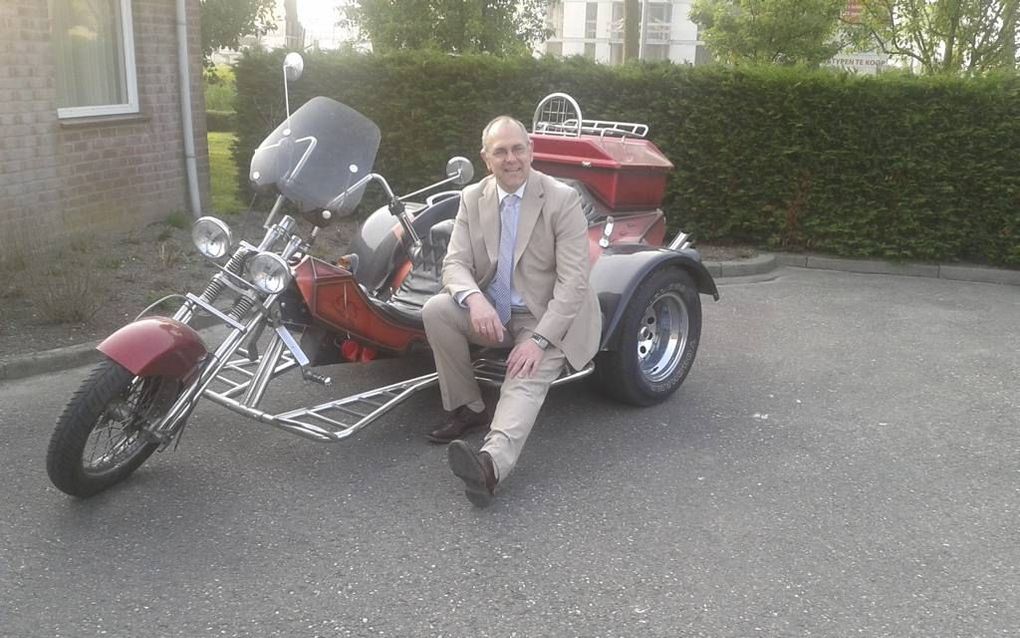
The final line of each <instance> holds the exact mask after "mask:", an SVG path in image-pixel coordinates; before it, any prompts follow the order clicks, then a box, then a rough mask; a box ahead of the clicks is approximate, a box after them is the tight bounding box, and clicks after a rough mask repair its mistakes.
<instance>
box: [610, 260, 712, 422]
mask: <svg viewBox="0 0 1020 638" xmlns="http://www.w3.org/2000/svg"><path fill="white" fill-rule="evenodd" d="M617 335H618V336H617V338H616V341H615V344H614V345H615V349H613V350H609V351H606V352H601V353H599V355H598V357H597V358H596V360H595V377H596V380H597V382H598V384H599V386H600V387H601V388H602V390H604V391H605V392H607V393H608V394H610V395H611V396H613V397H614V398H616V399H617V400H620V401H623V402H625V403H631V404H634V405H654V404H656V403H661V402H662V401H665V400H666V399H667V398H668V397H669V396H670V395H671V394H673V392H675V391H676V389H677V388H679V387H680V384H681V383H683V381H684V378H685V377H686V376H687V373H688V372H690V370H691V366H692V365H694V357H695V355H696V354H697V352H698V340H699V339H700V338H701V299H700V298H699V297H698V289H697V287H696V286H695V284H694V281H693V280H692V279H691V277H690V275H688V274H687V273H686V272H685V271H683V270H679V269H677V268H664V269H662V270H659V271H657V272H655V273H653V274H652V275H651V276H650V277H648V279H646V280H645V281H643V282H642V283H641V285H640V286H638V289H637V290H636V291H635V292H634V296H633V297H631V299H630V302H629V303H628V305H627V308H626V310H624V314H623V317H622V318H621V321H620V324H619V327H618V332H617Z"/></svg>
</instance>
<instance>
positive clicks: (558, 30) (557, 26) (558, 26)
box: [545, 2, 563, 38]
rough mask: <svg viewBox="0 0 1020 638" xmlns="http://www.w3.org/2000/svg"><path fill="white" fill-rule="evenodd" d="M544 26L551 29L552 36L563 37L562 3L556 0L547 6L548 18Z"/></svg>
mask: <svg viewBox="0 0 1020 638" xmlns="http://www.w3.org/2000/svg"><path fill="white" fill-rule="evenodd" d="M545 26H546V27H548V28H549V29H551V30H552V32H553V35H552V37H554V38H562V37H563V3H562V2H557V3H556V4H554V5H552V6H551V7H549V18H548V20H547V21H546V25H545Z"/></svg>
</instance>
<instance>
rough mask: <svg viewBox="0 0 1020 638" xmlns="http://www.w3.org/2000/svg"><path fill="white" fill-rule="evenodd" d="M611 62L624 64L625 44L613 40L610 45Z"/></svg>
mask: <svg viewBox="0 0 1020 638" xmlns="http://www.w3.org/2000/svg"><path fill="white" fill-rule="evenodd" d="M609 63H610V64H623V45H622V44H620V43H619V42H613V43H611V44H610V45H609Z"/></svg>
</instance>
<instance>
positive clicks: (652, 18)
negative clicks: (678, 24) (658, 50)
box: [646, 2, 673, 42]
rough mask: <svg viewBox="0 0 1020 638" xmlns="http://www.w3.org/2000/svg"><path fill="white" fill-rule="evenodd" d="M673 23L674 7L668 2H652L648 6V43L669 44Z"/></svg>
mask: <svg viewBox="0 0 1020 638" xmlns="http://www.w3.org/2000/svg"><path fill="white" fill-rule="evenodd" d="M672 22H673V5H672V4H670V3H668V2H652V3H649V5H648V25H647V27H648V38H647V40H646V41H647V42H669V33H670V29H671V27H672Z"/></svg>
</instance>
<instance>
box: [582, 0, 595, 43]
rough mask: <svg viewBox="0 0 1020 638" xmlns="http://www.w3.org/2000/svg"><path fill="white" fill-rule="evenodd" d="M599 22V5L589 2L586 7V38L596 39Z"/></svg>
mask: <svg viewBox="0 0 1020 638" xmlns="http://www.w3.org/2000/svg"><path fill="white" fill-rule="evenodd" d="M598 22H599V3H597V2H588V3H587V4H585V6H584V37H585V38H586V39H588V40H593V39H594V38H595V32H596V27H597V26H598Z"/></svg>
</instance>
